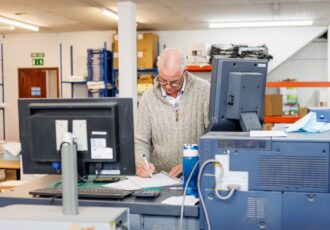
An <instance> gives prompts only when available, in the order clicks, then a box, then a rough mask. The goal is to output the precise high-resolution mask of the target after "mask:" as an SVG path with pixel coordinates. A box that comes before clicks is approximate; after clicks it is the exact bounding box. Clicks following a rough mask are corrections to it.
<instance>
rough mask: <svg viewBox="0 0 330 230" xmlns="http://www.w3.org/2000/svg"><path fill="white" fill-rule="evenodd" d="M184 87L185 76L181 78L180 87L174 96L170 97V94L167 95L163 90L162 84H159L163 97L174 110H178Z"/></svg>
mask: <svg viewBox="0 0 330 230" xmlns="http://www.w3.org/2000/svg"><path fill="white" fill-rule="evenodd" d="M185 87H186V78H184V79H183V84H182V87H181V89H180V91H179V93H178V95H177V96H176V97H171V96H169V95H167V93H166V92H165V90H164V89H163V87H162V86H160V90H161V92H162V95H163V97H164V98H165V99H166V101H167V102H168V103H170V104H171V105H172V107H173V108H174V109H175V110H178V106H179V102H180V98H181V96H182V95H183V93H184V89H185Z"/></svg>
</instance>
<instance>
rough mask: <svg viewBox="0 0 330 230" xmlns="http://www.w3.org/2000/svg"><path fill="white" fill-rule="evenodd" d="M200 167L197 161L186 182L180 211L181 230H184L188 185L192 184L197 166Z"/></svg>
mask: <svg viewBox="0 0 330 230" xmlns="http://www.w3.org/2000/svg"><path fill="white" fill-rule="evenodd" d="M198 165H199V160H198V161H196V163H195V165H194V167H193V169H192V170H191V172H190V174H189V177H188V180H187V182H186V185H185V186H184V190H183V197H182V203H181V209H180V228H179V229H183V210H184V201H185V199H186V193H187V189H188V185H189V183H190V180H191V178H192V175H194V173H195V170H196V168H197V166H198Z"/></svg>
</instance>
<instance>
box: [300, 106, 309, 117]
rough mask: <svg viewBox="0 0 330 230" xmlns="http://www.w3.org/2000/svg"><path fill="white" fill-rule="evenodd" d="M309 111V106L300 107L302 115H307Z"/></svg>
mask: <svg viewBox="0 0 330 230" xmlns="http://www.w3.org/2000/svg"><path fill="white" fill-rule="evenodd" d="M307 113H309V109H308V108H307V107H300V108H299V112H298V114H299V116H300V117H303V116H305V115H306V114H307Z"/></svg>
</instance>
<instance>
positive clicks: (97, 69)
mask: <svg viewBox="0 0 330 230" xmlns="http://www.w3.org/2000/svg"><path fill="white" fill-rule="evenodd" d="M112 66H113V53H112V52H111V51H109V50H107V49H106V48H103V49H88V50H87V70H88V78H87V79H88V81H92V82H97V81H98V82H99V81H103V82H104V85H105V88H104V89H103V90H101V89H99V91H98V92H99V94H100V96H103V97H115V96H116V93H117V87H116V80H115V74H114V69H113V68H112ZM108 83H110V84H111V88H110V90H109V89H108ZM93 93H95V91H94V92H91V91H90V90H89V96H92V94H93Z"/></svg>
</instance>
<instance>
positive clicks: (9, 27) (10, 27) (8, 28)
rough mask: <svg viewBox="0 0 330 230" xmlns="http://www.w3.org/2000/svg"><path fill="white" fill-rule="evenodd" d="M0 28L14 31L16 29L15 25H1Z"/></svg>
mask: <svg viewBox="0 0 330 230" xmlns="http://www.w3.org/2000/svg"><path fill="white" fill-rule="evenodd" d="M0 30H9V31H13V30H15V27H14V26H0Z"/></svg>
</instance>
